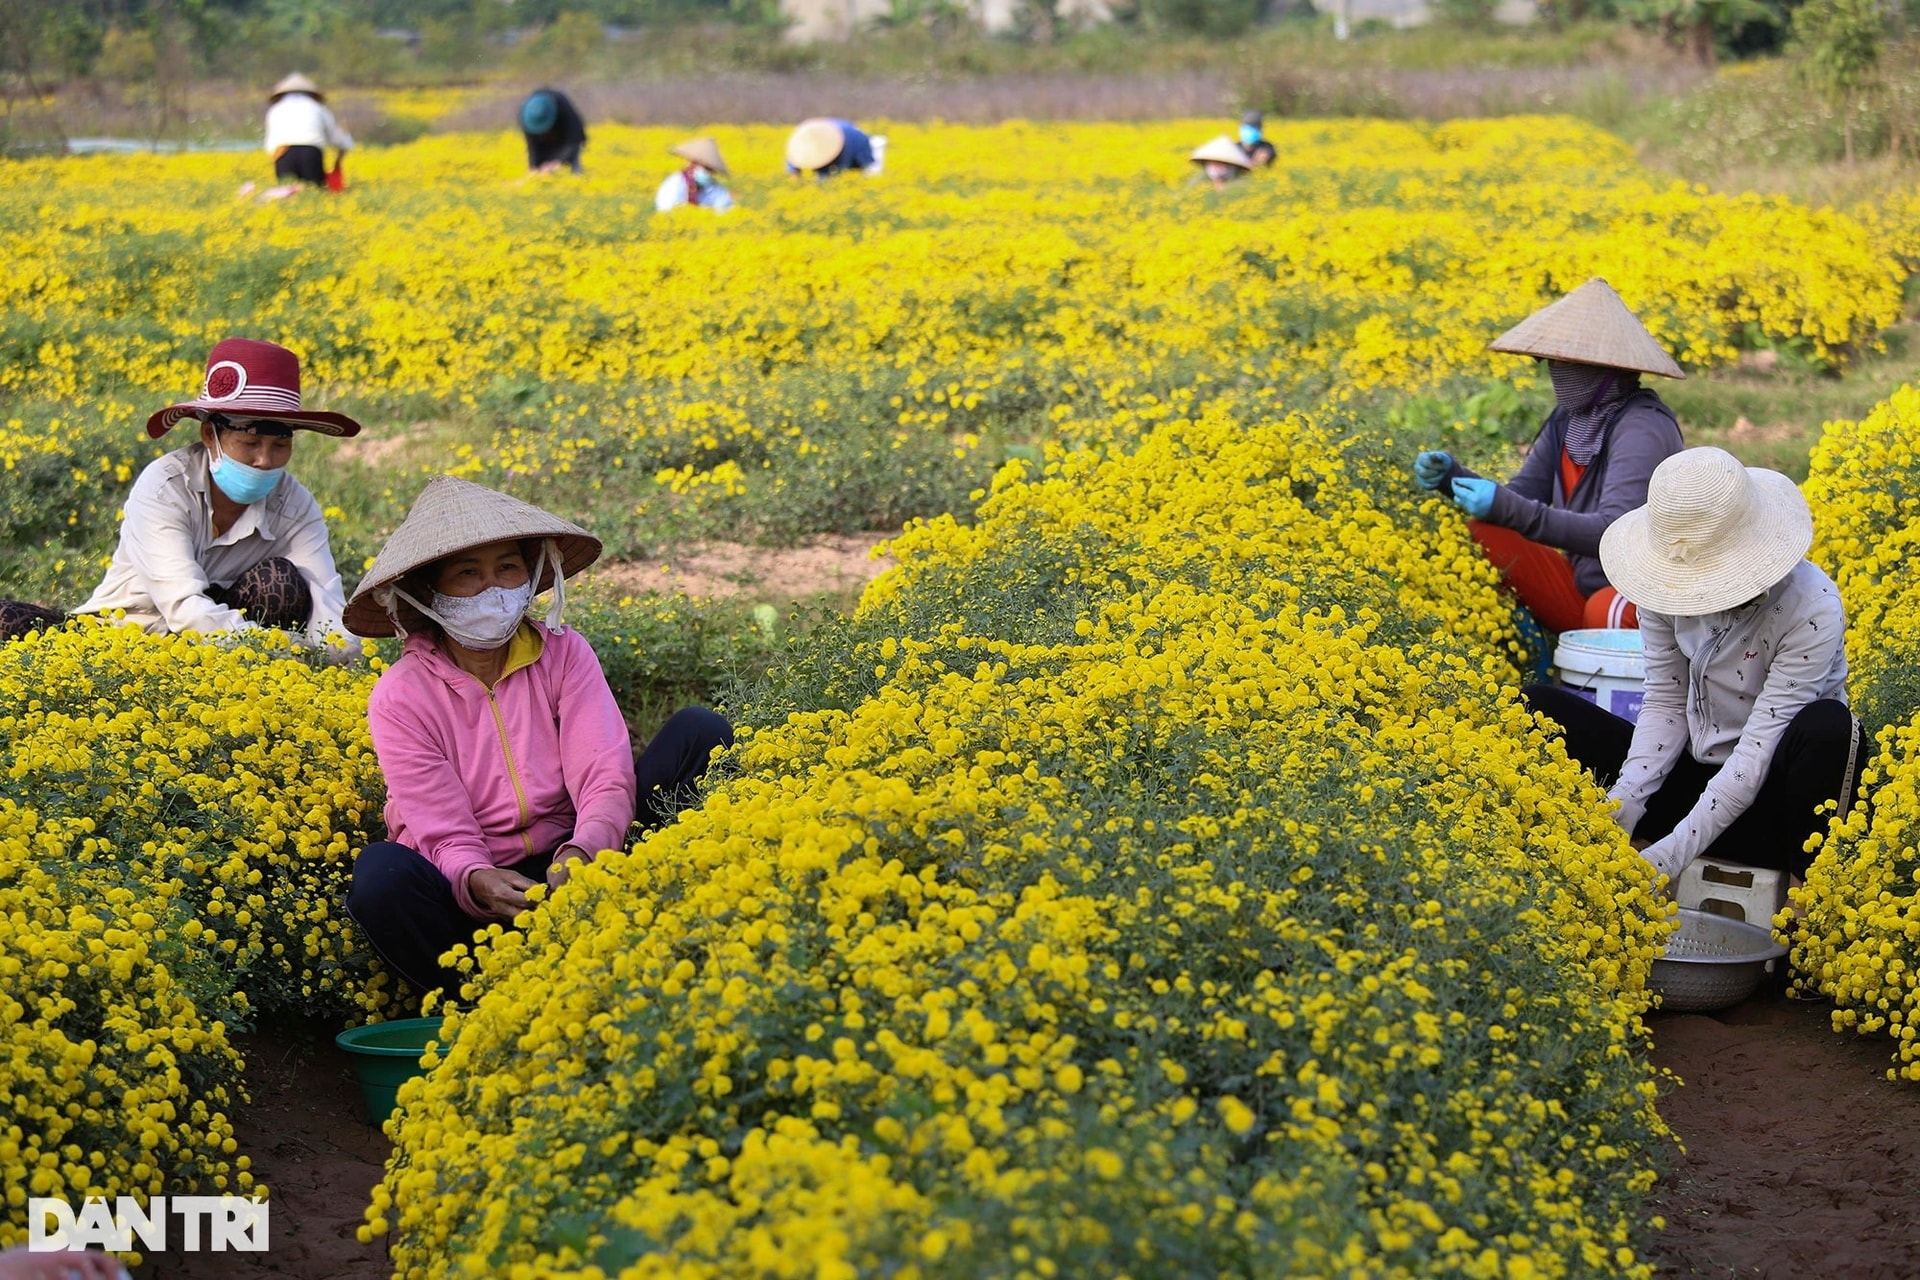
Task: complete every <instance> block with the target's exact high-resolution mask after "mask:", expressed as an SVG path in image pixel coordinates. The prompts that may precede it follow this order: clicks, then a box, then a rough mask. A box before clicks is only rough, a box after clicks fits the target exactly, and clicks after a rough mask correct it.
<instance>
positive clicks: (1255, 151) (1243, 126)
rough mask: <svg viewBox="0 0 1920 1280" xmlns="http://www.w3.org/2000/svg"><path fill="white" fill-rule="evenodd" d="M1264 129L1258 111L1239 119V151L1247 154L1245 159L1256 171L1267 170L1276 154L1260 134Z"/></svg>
mask: <svg viewBox="0 0 1920 1280" xmlns="http://www.w3.org/2000/svg"><path fill="white" fill-rule="evenodd" d="M1264 127H1265V117H1263V116H1262V115H1261V114H1260V113H1259V112H1258V111H1249V112H1247V114H1245V115H1244V116H1241V117H1240V149H1241V150H1242V151H1244V152H1246V153H1247V159H1249V160H1251V161H1252V162H1253V167H1254V168H1256V169H1265V168H1267V167H1268V166H1269V165H1271V164H1272V163H1273V161H1274V157H1275V156H1276V155H1277V154H1278V153H1277V152H1276V151H1275V150H1274V149H1273V144H1272V143H1271V142H1268V141H1267V139H1266V137H1265V136H1264V134H1263V133H1262V132H1261V131H1262V129H1263V128H1264Z"/></svg>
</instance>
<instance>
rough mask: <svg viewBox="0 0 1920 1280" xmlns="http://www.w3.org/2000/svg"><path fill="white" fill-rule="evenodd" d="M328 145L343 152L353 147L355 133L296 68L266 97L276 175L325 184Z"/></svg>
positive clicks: (286, 179) (269, 145)
mask: <svg viewBox="0 0 1920 1280" xmlns="http://www.w3.org/2000/svg"><path fill="white" fill-rule="evenodd" d="M328 147H332V148H333V149H334V150H335V151H338V152H339V153H340V154H341V155H342V156H344V155H346V153H347V152H349V151H351V150H353V137H352V135H350V134H349V133H348V132H347V131H346V130H345V129H342V128H341V127H340V122H339V121H338V120H335V119H334V118H333V112H332V111H330V110H328V109H327V103H326V97H325V95H324V94H322V93H321V92H320V90H319V87H318V86H316V85H315V84H314V83H313V81H311V80H309V79H307V78H306V77H305V76H303V75H301V74H300V73H299V72H297V71H296V72H294V73H293V74H292V75H290V76H288V77H287V78H286V79H284V80H282V81H281V82H280V83H279V84H277V85H275V86H273V93H272V94H271V95H269V96H268V98H267V154H268V155H270V156H272V157H273V176H274V177H275V178H277V179H278V180H280V181H281V182H310V183H312V184H313V185H314V186H316V187H319V186H325V185H326V181H327V157H326V148H328ZM334 163H335V164H336V165H337V164H338V163H339V160H338V159H337V158H336V159H335V161H334Z"/></svg>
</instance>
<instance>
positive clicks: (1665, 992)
mask: <svg viewBox="0 0 1920 1280" xmlns="http://www.w3.org/2000/svg"><path fill="white" fill-rule="evenodd" d="M1785 954H1787V949H1786V948H1785V947H1783V946H1781V945H1780V944H1779V943H1777V942H1775V941H1774V940H1773V931H1772V930H1771V929H1767V928H1763V927H1762V926H1760V925H1757V924H1748V923H1747V922H1745V921H1744V920H1730V919H1728V918H1727V917H1725V916H1719V915H1714V914H1713V913H1712V912H1709V911H1695V910H1693V909H1692V908H1690V907H1682V908H1680V920H1679V925H1678V927H1677V928H1675V929H1674V931H1673V933H1672V934H1671V935H1670V936H1669V937H1668V938H1667V949H1666V951H1665V952H1664V953H1662V955H1661V957H1660V959H1658V960H1655V961H1654V962H1653V977H1652V982H1653V989H1654V990H1655V991H1657V992H1659V993H1660V1007H1661V1008H1662V1009H1665V1010H1666V1011H1667V1012H1669V1013H1704V1012H1708V1011H1710V1010H1713V1009H1725V1008H1726V1007H1728V1006H1729V1005H1736V1004H1739V1003H1740V1002H1741V1001H1742V1000H1745V999H1746V998H1747V997H1748V996H1750V995H1752V994H1753V993H1754V991H1755V990H1756V989H1758V987H1759V986H1760V984H1761V982H1762V981H1764V980H1765V978H1766V976H1767V962H1768V961H1770V960H1777V959H1779V958H1780V957H1781V956H1784V955H1785Z"/></svg>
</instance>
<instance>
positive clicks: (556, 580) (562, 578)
mask: <svg viewBox="0 0 1920 1280" xmlns="http://www.w3.org/2000/svg"><path fill="white" fill-rule="evenodd" d="M549 562H551V563H552V564H553V599H552V600H551V601H549V602H548V604H547V617H546V623H547V630H549V631H551V632H553V633H554V634H555V635H563V634H565V633H566V630H567V627H566V623H565V622H564V621H562V619H563V618H564V617H565V614H566V608H567V575H566V574H565V573H563V572H562V571H561V570H562V568H563V565H562V559H561V555H560V544H559V542H558V541H556V540H555V539H553V538H542V539H541V540H540V558H539V559H538V560H536V561H535V562H534V565H533V579H532V581H533V586H534V590H536V591H538V590H539V588H540V575H541V574H543V573H545V572H546V571H547V564H548V563H549ZM400 600H404V601H406V602H407V603H408V604H410V605H412V606H413V607H414V608H416V609H418V610H419V611H420V612H421V613H422V614H423V615H425V616H426V617H429V618H432V619H433V620H434V621H435V622H441V620H440V619H439V618H438V617H436V616H435V615H434V612H433V610H432V609H429V608H428V607H427V606H426V605H424V604H421V603H420V602H419V601H418V600H415V599H414V598H413V597H412V596H410V595H408V594H407V593H406V592H405V591H403V590H401V588H400V584H399V583H398V582H392V583H388V584H387V585H386V586H384V587H376V588H375V589H374V592H373V602H374V603H375V604H377V605H379V606H380V607H381V608H382V609H384V610H386V614H387V620H388V621H389V622H391V623H393V630H394V634H395V635H397V636H399V637H400V638H401V639H402V640H405V639H406V638H407V629H406V627H405V626H404V625H402V623H401V621H400V606H399V604H398V603H397V602H398V601H400ZM441 625H443V626H444V625H445V623H444V622H442V623H441Z"/></svg>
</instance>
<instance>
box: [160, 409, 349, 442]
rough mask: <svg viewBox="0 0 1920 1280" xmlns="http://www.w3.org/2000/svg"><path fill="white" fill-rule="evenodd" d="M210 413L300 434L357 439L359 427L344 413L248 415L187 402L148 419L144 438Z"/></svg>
mask: <svg viewBox="0 0 1920 1280" xmlns="http://www.w3.org/2000/svg"><path fill="white" fill-rule="evenodd" d="M209 413H220V414H225V415H226V416H227V417H229V418H231V419H233V421H235V422H284V423H286V424H287V425H288V426H290V427H298V428H300V429H301V430H303V431H318V432H319V433H320V434H321V435H324V436H340V437H345V436H357V435H359V434H360V424H359V423H358V422H355V421H354V420H353V419H352V418H349V417H348V416H347V415H346V414H344V413H327V412H324V411H322V410H319V409H314V410H294V411H291V412H288V413H264V412H263V413H248V412H247V411H245V410H244V409H233V408H223V407H220V406H218V405H213V404H204V403H201V402H200V401H196V400H189V401H188V402H187V403H185V404H176V405H169V406H167V407H166V408H164V409H162V410H161V411H160V412H158V413H156V414H154V415H153V416H152V417H150V418H148V419H147V435H148V436H150V437H151V438H153V439H155V440H158V439H159V438H160V437H161V436H163V435H165V434H167V432H169V431H171V430H173V428H174V427H175V426H176V425H178V423H179V422H180V420H181V419H182V418H195V419H198V418H202V417H204V416H205V415H207V414H209Z"/></svg>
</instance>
